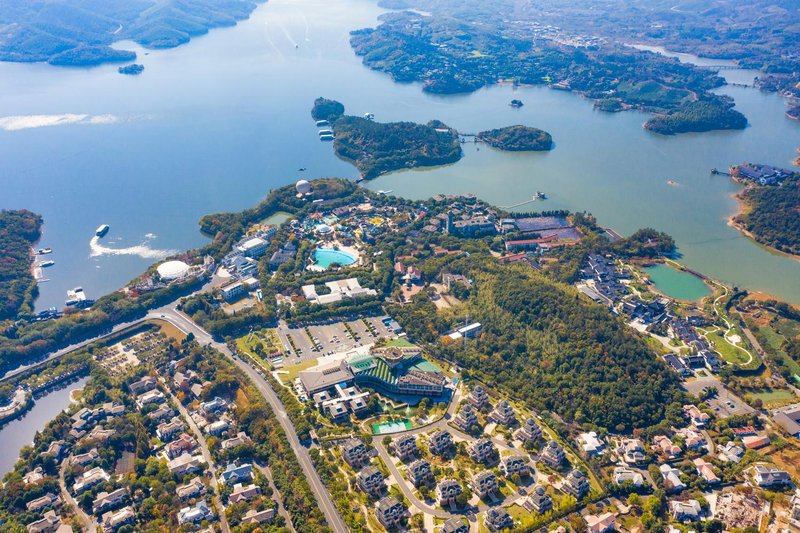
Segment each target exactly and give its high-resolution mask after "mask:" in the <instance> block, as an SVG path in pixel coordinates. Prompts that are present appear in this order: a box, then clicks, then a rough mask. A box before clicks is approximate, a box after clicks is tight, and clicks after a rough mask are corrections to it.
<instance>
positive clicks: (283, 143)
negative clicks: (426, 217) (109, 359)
mask: <svg viewBox="0 0 800 533" xmlns="http://www.w3.org/2000/svg"><path fill="white" fill-rule="evenodd" d="M384 12H385V10H382V9H379V8H378V7H376V5H375V3H374V2H373V1H370V0H331V1H322V0H292V1H290V0H272V1H270V2H269V3H267V4H264V5H261V6H259V7H258V8H257V9H256V11H255V12H254V13H253V16H252V17H251V18H250V19H249V20H248V21H245V22H243V23H241V24H239V25H238V26H237V27H232V28H224V29H217V30H212V31H211V32H210V33H209V34H208V35H206V36H203V37H200V38H197V39H193V40H192V42H191V43H189V44H188V45H185V46H181V47H178V48H175V49H172V50H158V51H144V50H141V49H139V48H137V51H139V52H140V57H139V59H138V60H137V61H138V62H140V63H142V64H143V65H144V66H145V71H144V73H143V74H142V75H140V76H135V77H131V76H122V75H120V74H118V73H117V71H116V68H117V67H116V66H112V65H106V66H100V67H95V68H87V69H84V68H81V69H64V68H55V67H50V66H47V65H38V64H10V63H0V93H2V94H3V98H2V100H0V158H2V161H3V165H2V168H1V169H0V184H1V185H2V194H0V207H3V208H21V207H25V208H28V209H32V210H34V211H37V212H39V213H41V214H42V215H44V218H45V226H44V236H43V239H42V242H41V246H49V247H52V248H53V250H54V252H53V254H52V255H51V256H50V257H51V258H52V259H53V260H54V261H55V262H56V264H55V265H54V266H53V267H51V268H49V269H47V270H46V273H47V275H48V277H49V278H50V281H48V282H46V283H42V284H41V285H40V294H41V296H40V298H39V300H38V302H37V306H38V307H39V308H43V307H48V306H51V305H57V306H62V305H63V303H64V299H65V296H66V290H67V289H69V288H72V287H75V286H82V287H84V289H85V290H86V293H87V295H88V296H89V297H90V298H92V297H99V296H100V295H102V294H105V293H108V292H110V291H113V290H116V289H118V288H120V287H121V286H122V285H124V284H125V283H126V282H127V281H129V280H130V279H132V278H134V277H135V276H136V275H138V274H139V273H140V272H141V271H143V270H144V269H145V268H146V267H147V266H148V265H150V264H152V263H153V262H154V261H156V260H158V259H159V258H162V257H165V256H167V255H168V254H170V253H172V252H174V251H176V250H182V249H187V248H192V247H197V246H200V245H203V244H204V243H206V242H207V239H206V237H204V236H203V235H201V234H200V233H199V231H198V227H197V220H198V219H199V218H200V217H201V216H202V215H204V214H206V213H210V212H216V211H233V210H236V211H238V210H241V209H243V208H245V207H249V206H252V205H253V204H255V203H256V202H258V201H259V200H260V199H261V198H263V197H264V196H265V195H266V194H267V192H268V191H269V190H270V189H271V188H274V187H278V186H281V185H285V184H287V183H292V182H294V181H296V180H298V179H301V178H302V179H309V180H310V179H314V178H316V177H322V176H340V177H347V178H356V177H357V171H356V170H355V169H354V167H353V166H352V165H350V164H348V163H345V162H343V161H341V160H339V159H337V158H336V157H335V156H334V155H333V153H332V146H331V145H330V143H322V142H319V140H318V138H317V128H316V127H315V125H314V122H313V121H312V120H311V116H310V109H311V106H312V103H313V100H314V98H316V97H318V96H325V97H328V98H335V99H338V100H340V101H341V102H343V103H344V104H345V106H346V107H347V109H348V111H349V112H351V113H353V114H357V115H360V114H364V113H366V112H372V113H374V114H375V116H376V120H379V121H391V120H413V121H418V122H427V121H428V120H430V119H433V118H437V119H440V120H443V121H444V122H446V123H447V124H448V125H450V126H453V127H455V128H458V129H460V130H462V131H465V132H474V131H479V130H483V129H489V128H495V127H501V126H506V125H511V124H518V123H520V124H527V125H530V126H535V127H539V128H543V129H545V130H547V131H549V132H550V133H551V134H552V135H553V138H554V141H555V149H554V150H553V151H552V152H548V153H503V152H499V151H496V150H493V149H490V148H488V147H486V146H480V145H467V146H465V154H464V158H463V159H462V161H460V162H458V163H456V164H455V165H451V166H447V167H441V168H436V169H430V170H425V171H405V172H398V173H394V174H390V175H387V176H384V177H381V178H380V179H378V180H375V181H372V182H370V183H368V184H367V186H368V187H370V188H373V189H376V190H377V189H384V190H388V189H392V190H393V191H394V193H395V194H399V195H404V196H408V197H411V198H425V197H428V196H430V195H433V194H436V193H464V192H473V193H475V194H477V195H479V196H481V197H483V198H485V199H486V200H488V201H490V202H492V203H495V204H497V205H500V206H509V205H514V204H517V203H519V202H520V201H521V200H522V199H525V198H528V197H530V196H531V195H533V194H534V193H535V192H536V191H537V190H541V191H543V192H545V193H546V194H547V196H548V198H549V199H548V200H547V201H546V202H541V203H536V204H530V205H528V206H523V207H522V208H521V209H524V210H526V209H534V208H536V209H570V210H579V211H583V210H586V211H590V212H592V213H593V214H594V215H595V216H596V217H597V218H598V220H599V222H600V223H601V224H602V225H604V226H608V227H611V228H614V229H616V230H617V231H619V232H621V233H623V234H627V233H631V232H633V231H634V230H636V229H637V228H640V227H645V226H652V227H654V228H657V229H660V230H663V231H666V232H668V233H670V234H671V235H672V236H673V237H674V238H675V240H676V242H677V243H678V245H679V247H680V253H681V254H682V257H681V259H680V260H681V261H682V262H684V263H685V264H686V265H687V266H689V267H690V268H693V269H696V270H698V271H701V272H704V273H706V274H708V275H710V276H713V277H715V278H718V279H720V280H722V281H725V282H728V283H731V284H736V285H739V286H743V287H748V288H750V289H753V290H761V291H764V292H768V293H771V294H775V295H777V296H780V297H782V298H785V299H787V300H789V301H792V302H794V303H800V284H798V283H796V280H797V279H800V262H798V261H795V260H793V259H791V258H788V257H785V256H781V255H779V254H774V253H771V252H769V251H768V250H765V249H763V248H761V247H759V246H757V245H756V244H754V243H753V242H751V241H750V240H748V239H746V238H745V237H743V236H742V235H740V234H739V233H738V232H737V231H736V230H734V229H732V228H730V227H728V226H727V224H726V222H727V219H728V218H729V217H730V216H731V215H732V214H733V213H734V212H735V210H736V204H735V202H734V200H733V199H732V198H731V195H733V194H734V193H735V192H736V191H737V190H738V186H737V185H736V184H735V183H732V182H731V181H730V180H729V179H728V178H726V177H723V176H711V175H710V174H709V170H710V169H711V168H712V167H718V168H727V167H728V166H729V165H731V164H735V163H739V162H741V161H756V162H763V163H769V164H774V165H779V166H788V165H789V164H790V162H791V160H792V158H793V157H795V152H794V150H795V148H796V146H797V145H800V124H798V123H796V122H793V121H791V120H789V119H788V118H786V117H785V116H784V111H785V106H784V103H783V100H782V99H781V98H780V97H778V96H776V95H771V94H762V93H760V92H758V91H756V90H753V89H748V88H744V87H725V88H723V89H721V90H722V91H723V92H725V93H727V94H730V95H731V96H733V97H734V98H735V100H736V102H737V107H738V108H739V109H740V110H741V111H742V112H743V113H744V114H745V115H746V116H747V117H748V119H749V120H750V124H751V125H750V127H748V128H747V129H746V130H743V131H736V132H715V133H704V134H689V135H681V136H674V137H663V136H658V135H654V134H651V133H649V132H647V131H645V130H644V129H643V128H642V124H643V123H644V121H645V120H646V119H647V115H645V114H643V113H638V112H626V113H619V114H605V113H601V112H597V111H595V110H594V109H593V108H592V103H591V102H590V101H588V100H584V99H582V98H580V97H578V96H576V95H573V94H570V93H566V92H560V91H554V90H550V89H547V88H544V87H533V88H516V89H515V88H513V87H510V86H497V87H491V88H487V89H483V90H480V91H477V92H475V93H472V94H468V95H454V96H437V95H429V94H425V93H423V92H422V91H421V86H420V85H419V84H397V83H394V82H392V81H391V79H390V78H389V77H388V76H386V75H384V74H381V73H377V72H372V71H370V70H368V69H367V68H365V67H364V66H363V65H362V64H361V61H360V59H359V58H358V57H356V56H355V54H354V53H353V51H352V49H351V48H350V46H349V43H348V34H349V31H351V30H353V29H357V28H362V27H367V26H374V25H375V24H376V23H377V17H378V16H379V15H380V14H381V13H384ZM725 72H726V75H728V74H727V73H731V72H734V71H725ZM512 98H518V99H521V100H523V101H524V103H525V106H524V107H523V108H521V109H512V108H511V107H509V105H508V102H509V101H510V100H511V99H512ZM35 115H49V117H44V118H42V117H38V116H35ZM2 117H21V118H14V119H8V118H5V119H4V118H2ZM46 124H59V125H46ZM301 168H305V169H306V170H305V171H303V172H301V171H300V169H301ZM668 182H675V183H677V185H670V184H669V183H668ZM100 224H109V225H110V226H111V230H110V232H109V234H108V235H107V236H106V237H105V238H103V239H102V240H101V241H100V242H99V243H95V245H92V237H93V235H94V230H95V228H97V227H98V226H99V225H100Z"/></svg>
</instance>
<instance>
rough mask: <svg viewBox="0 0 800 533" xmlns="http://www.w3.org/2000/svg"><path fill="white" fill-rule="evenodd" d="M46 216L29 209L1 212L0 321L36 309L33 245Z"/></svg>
mask: <svg viewBox="0 0 800 533" xmlns="http://www.w3.org/2000/svg"><path fill="white" fill-rule="evenodd" d="M41 229H42V217H41V216H39V215H37V214H36V213H32V212H30V211H26V210H24V209H23V210H14V211H11V210H9V211H6V210H3V211H0V250H2V261H0V302H2V303H0V320H4V319H7V318H14V317H16V316H17V313H20V312H23V313H30V312H31V311H33V301H34V299H35V298H36V294H37V293H36V281H35V280H34V278H33V273H32V268H31V267H32V265H31V263H32V255H31V246H32V245H33V244H34V243H35V242H36V241H38V240H39V237H40V236H41Z"/></svg>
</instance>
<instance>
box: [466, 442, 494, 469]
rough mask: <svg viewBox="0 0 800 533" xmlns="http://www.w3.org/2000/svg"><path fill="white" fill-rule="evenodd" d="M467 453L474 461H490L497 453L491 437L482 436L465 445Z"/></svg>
mask: <svg viewBox="0 0 800 533" xmlns="http://www.w3.org/2000/svg"><path fill="white" fill-rule="evenodd" d="M467 453H469V456H470V458H472V460H473V461H475V462H476V463H490V462H491V461H492V460H493V459H494V457H495V455H496V454H497V449H496V448H495V447H494V443H493V442H492V440H491V439H488V438H482V439H478V440H476V441H474V442H472V443H471V444H470V445H469V446H468V447H467Z"/></svg>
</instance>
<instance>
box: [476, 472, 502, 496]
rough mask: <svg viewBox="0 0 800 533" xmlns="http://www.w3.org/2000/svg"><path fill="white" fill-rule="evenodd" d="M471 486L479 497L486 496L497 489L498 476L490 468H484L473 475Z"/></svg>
mask: <svg viewBox="0 0 800 533" xmlns="http://www.w3.org/2000/svg"><path fill="white" fill-rule="evenodd" d="M470 488H471V489H472V492H474V493H475V494H477V495H478V496H479V497H481V498H485V497H486V496H487V495H488V494H492V493H494V492H496V491H497V488H498V487H497V477H496V476H495V475H494V473H492V472H491V471H490V470H484V471H483V472H480V473H478V474H475V475H474V476H472V481H471V483H470Z"/></svg>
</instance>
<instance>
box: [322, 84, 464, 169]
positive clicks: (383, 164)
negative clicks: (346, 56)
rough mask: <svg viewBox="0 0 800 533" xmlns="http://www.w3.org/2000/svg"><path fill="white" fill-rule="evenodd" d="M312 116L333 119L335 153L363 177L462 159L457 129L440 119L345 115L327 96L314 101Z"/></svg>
mask: <svg viewBox="0 0 800 533" xmlns="http://www.w3.org/2000/svg"><path fill="white" fill-rule="evenodd" d="M311 116H312V117H313V118H314V119H315V120H328V121H329V122H330V127H331V128H332V130H333V134H334V141H333V148H334V151H335V152H336V155H337V156H339V157H341V158H342V159H345V160H347V161H350V162H352V163H353V164H354V165H355V166H356V168H357V169H358V170H359V172H360V173H361V176H362V177H363V178H364V179H373V178H377V177H378V176H380V175H381V174H386V173H387V172H392V171H394V170H401V169H404V168H417V167H431V166H437V165H446V164H450V163H455V162H456V161H458V160H459V159H461V154H462V152H461V144H460V143H459V141H458V133H457V132H456V131H455V130H453V129H452V128H450V127H448V126H447V125H446V124H444V123H442V122H440V121H438V120H432V121H430V122H428V123H427V124H416V123H414V122H388V123H381V122H375V121H373V120H371V119H368V118H364V117H355V116H350V115H345V114H344V106H343V105H342V104H341V103H339V102H336V101H335V100H327V99H325V98H318V99H317V100H316V101H315V102H314V108H313V109H312V111H311Z"/></svg>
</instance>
